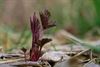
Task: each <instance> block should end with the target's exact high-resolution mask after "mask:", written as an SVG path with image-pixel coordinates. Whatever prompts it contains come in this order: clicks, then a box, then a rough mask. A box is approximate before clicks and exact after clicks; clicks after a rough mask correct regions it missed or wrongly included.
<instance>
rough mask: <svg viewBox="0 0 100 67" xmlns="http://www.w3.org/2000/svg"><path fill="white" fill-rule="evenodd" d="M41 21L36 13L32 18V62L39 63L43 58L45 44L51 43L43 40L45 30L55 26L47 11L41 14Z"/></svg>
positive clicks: (45, 39)
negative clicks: (42, 52)
mask: <svg viewBox="0 0 100 67" xmlns="http://www.w3.org/2000/svg"><path fill="white" fill-rule="evenodd" d="M39 14H40V20H41V22H40V21H39V19H38V17H37V16H36V14H35V13H34V15H33V16H32V17H31V18H30V24H31V31H32V47H31V49H30V60H31V61H37V60H38V59H39V57H40V56H41V49H42V47H43V46H44V44H46V43H48V42H50V41H51V39H48V38H42V35H43V31H44V29H48V28H50V27H53V26H55V24H54V23H53V22H51V21H50V16H51V15H50V12H49V11H48V10H45V11H44V12H40V13H39Z"/></svg>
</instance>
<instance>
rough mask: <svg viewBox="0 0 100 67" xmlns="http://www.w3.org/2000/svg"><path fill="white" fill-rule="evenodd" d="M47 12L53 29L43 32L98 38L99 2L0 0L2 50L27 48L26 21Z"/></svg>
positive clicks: (0, 42) (96, 0)
mask: <svg viewBox="0 0 100 67" xmlns="http://www.w3.org/2000/svg"><path fill="white" fill-rule="evenodd" d="M44 9H48V10H49V11H50V12H51V15H52V19H54V20H55V21H56V24H57V26H56V27H54V28H52V29H49V30H48V31H46V33H45V34H47V35H54V34H55V33H57V32H58V31H59V30H62V29H65V30H67V31H69V32H70V33H72V34H73V35H75V36H78V37H80V38H88V37H93V38H94V39H95V37H98V38H99V35H100V31H99V28H100V0H0V46H1V48H2V47H3V49H4V51H10V50H12V49H14V48H21V47H27V48H29V47H30V45H31V31H30V23H29V18H30V16H32V15H33V13H34V12H35V11H36V12H38V11H42V10H44Z"/></svg>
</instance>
